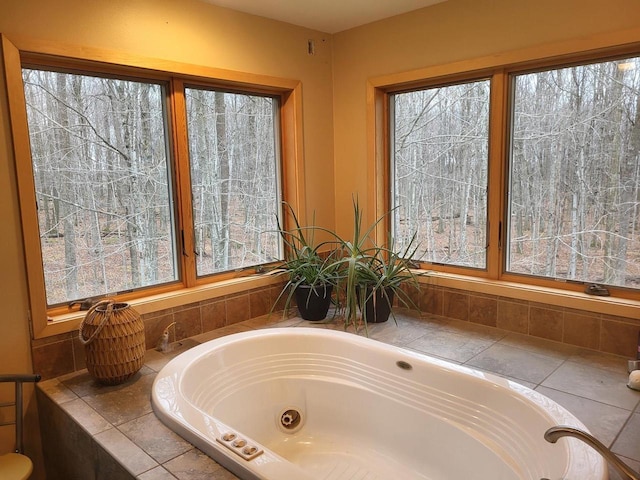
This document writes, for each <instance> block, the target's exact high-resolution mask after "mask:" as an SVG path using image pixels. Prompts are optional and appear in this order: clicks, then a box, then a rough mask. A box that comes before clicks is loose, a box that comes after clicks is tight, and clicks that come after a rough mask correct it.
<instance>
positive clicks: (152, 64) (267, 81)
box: [11, 35, 299, 93]
mask: <svg viewBox="0 0 640 480" xmlns="http://www.w3.org/2000/svg"><path fill="white" fill-rule="evenodd" d="M11 39H12V42H13V44H14V45H15V46H16V47H17V48H18V50H19V51H20V53H21V55H23V56H24V58H25V59H26V60H27V61H30V62H34V61H35V62H38V63H41V62H44V63H48V64H54V65H57V66H59V67H68V68H75V69H77V68H79V67H80V68H81V67H82V66H83V63H84V64H85V66H87V67H91V69H92V70H95V68H96V64H100V63H102V64H104V66H105V71H111V72H113V71H115V72H116V73H122V69H123V68H126V67H129V68H130V67H133V68H137V69H142V70H148V71H149V74H150V75H153V76H154V78H157V75H158V74H165V75H168V76H171V77H176V76H180V77H182V78H183V79H188V80H191V81H193V82H198V81H205V82H207V83H210V82H211V80H212V79H214V80H215V81H216V82H217V84H218V85H220V86H224V85H227V86H229V87H235V88H238V87H243V86H244V87H247V88H250V89H255V87H256V85H262V86H263V87H265V90H264V92H265V93H278V92H283V91H287V90H292V89H294V88H295V86H296V85H297V84H298V83H299V82H298V81H297V80H291V79H286V78H280V77H273V76H269V75H261V74H254V73H246V72H237V71H234V70H226V69H222V68H214V67H207V66H202V65H194V64H189V63H181V62H175V61H172V60H164V59H159V58H149V57H144V56H141V55H135V54H132V53H124V52H119V51H116V50H107V49H101V48H94V47H79V46H77V45H70V44H65V43H60V42H50V41H44V40H38V39H34V38H26V37H23V36H20V35H15V36H12V37H11Z"/></svg>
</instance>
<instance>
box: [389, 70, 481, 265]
mask: <svg viewBox="0 0 640 480" xmlns="http://www.w3.org/2000/svg"><path fill="white" fill-rule="evenodd" d="M489 85H490V82H489V80H481V81H475V82H469V83H460V84H455V85H447V86H442V87H433V88H425V89H421V90H416V91H411V92H404V93H396V94H393V95H392V96H391V97H390V100H391V111H392V122H393V127H392V133H393V140H392V142H391V144H392V174H391V176H392V190H393V194H392V199H393V200H392V201H393V203H392V207H393V208H394V210H393V221H392V224H393V233H394V237H395V241H396V246H397V247H399V248H400V250H401V251H403V250H404V249H405V248H406V245H407V244H408V242H409V241H410V240H411V238H412V236H413V235H414V233H415V234H416V244H417V245H418V246H419V248H418V254H419V256H418V257H417V258H416V260H422V261H428V262H432V263H442V264H448V265H458V266H466V267H473V268H480V269H482V268H485V266H486V245H487V236H486V226H487V181H488V176H487V175H488V165H489V157H488V138H489V137H488V132H489Z"/></svg>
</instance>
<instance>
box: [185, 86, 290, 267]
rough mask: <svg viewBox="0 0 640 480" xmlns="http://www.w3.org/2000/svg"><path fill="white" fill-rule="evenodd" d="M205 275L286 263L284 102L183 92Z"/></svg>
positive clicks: (190, 90)
mask: <svg viewBox="0 0 640 480" xmlns="http://www.w3.org/2000/svg"><path fill="white" fill-rule="evenodd" d="M185 99H186V111H187V125H188V128H187V130H188V134H189V135H188V137H189V159H190V162H189V163H190V165H191V192H192V195H191V197H192V208H193V223H194V226H193V227H194V247H195V251H196V253H197V260H196V269H197V275H198V276H199V277H201V276H205V275H210V274H213V273H219V272H224V271H229V270H235V269H238V268H244V267H250V266H255V265H260V264H264V263H268V262H273V261H276V260H277V259H279V258H280V243H279V241H278V237H277V236H275V235H273V234H271V235H269V234H267V232H272V233H273V232H275V230H276V229H277V222H276V214H277V213H278V211H279V204H280V198H281V196H280V182H279V180H278V179H279V178H280V168H279V166H280V163H279V161H278V157H279V155H278V143H277V141H276V139H277V138H278V129H277V125H278V123H279V122H278V111H279V108H278V101H277V99H276V98H274V97H270V96H261V95H248V94H244V93H234V92H224V91H219V90H213V89H208V88H196V87H187V88H185Z"/></svg>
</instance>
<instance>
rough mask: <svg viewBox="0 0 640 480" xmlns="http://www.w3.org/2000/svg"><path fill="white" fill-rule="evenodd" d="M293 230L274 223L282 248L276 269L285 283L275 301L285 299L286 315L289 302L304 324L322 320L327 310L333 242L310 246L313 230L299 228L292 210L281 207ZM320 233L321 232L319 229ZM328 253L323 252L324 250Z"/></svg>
mask: <svg viewBox="0 0 640 480" xmlns="http://www.w3.org/2000/svg"><path fill="white" fill-rule="evenodd" d="M285 206H286V207H287V208H288V210H289V213H290V215H291V218H292V220H293V225H294V228H293V229H291V230H285V229H284V228H283V227H282V226H281V225H280V221H279V220H278V233H279V234H280V236H281V238H282V241H283V243H284V247H285V261H284V262H283V263H282V264H281V265H280V266H279V267H278V269H280V270H284V271H285V272H286V273H287V277H288V281H287V283H286V284H285V285H284V286H283V288H282V290H281V292H280V294H279V295H278V298H277V299H276V301H275V302H274V307H275V305H277V304H278V302H279V301H280V299H281V298H283V297H284V298H285V304H284V311H285V313H286V312H288V310H289V306H290V304H291V301H292V299H293V298H295V299H296V304H297V307H298V311H299V313H300V316H301V317H302V318H303V319H305V320H314V321H317V320H323V319H324V318H326V316H327V313H328V311H329V307H330V306H331V300H332V292H333V288H334V286H335V285H336V280H337V277H336V270H337V265H336V264H335V262H334V253H335V251H334V248H333V246H334V245H335V242H333V241H327V242H322V243H319V244H317V245H314V243H315V242H314V240H315V230H316V229H318V228H317V227H313V226H308V227H303V226H301V225H300V223H299V221H298V217H297V216H296V214H295V212H294V211H293V208H292V207H291V206H290V205H289V204H287V203H285ZM321 230H324V229H321ZM327 249H328V251H324V250H327Z"/></svg>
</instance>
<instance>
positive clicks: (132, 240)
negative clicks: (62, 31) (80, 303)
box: [23, 68, 178, 305]
mask: <svg viewBox="0 0 640 480" xmlns="http://www.w3.org/2000/svg"><path fill="white" fill-rule="evenodd" d="M23 82H24V92H25V99H26V104H27V116H28V125H29V136H30V141H31V158H32V167H33V176H34V182H35V194H36V201H37V205H38V225H39V230H40V235H39V237H40V243H41V249H42V258H43V268H44V279H45V285H46V296H47V304H48V305H56V304H61V303H67V302H71V301H73V300H77V299H80V298H87V297H92V296H98V295H104V294H106V293H113V292H121V291H125V290H131V289H139V288H142V287H148V286H153V285H158V284H161V283H166V282H172V281H175V280H177V279H178V270H177V268H176V262H177V253H176V242H175V226H174V221H173V218H174V215H173V211H174V209H173V197H172V188H171V184H172V182H171V177H170V168H169V166H170V163H169V151H168V141H167V135H166V125H167V121H166V115H165V111H166V109H165V105H164V102H165V99H166V93H165V86H164V85H163V84H159V83H149V82H140V81H132V80H122V79H114V78H105V77H96V76H90V75H80V74H73V73H66V72H56V71H47V70H41V69H35V68H24V69H23Z"/></svg>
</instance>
